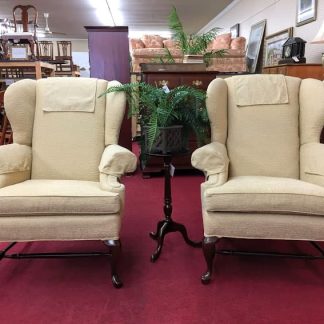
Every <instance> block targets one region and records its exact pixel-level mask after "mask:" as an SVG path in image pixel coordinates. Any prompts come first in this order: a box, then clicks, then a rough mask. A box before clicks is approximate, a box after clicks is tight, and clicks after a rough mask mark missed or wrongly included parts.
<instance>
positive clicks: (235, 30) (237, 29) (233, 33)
mask: <svg viewBox="0 0 324 324" xmlns="http://www.w3.org/2000/svg"><path fill="white" fill-rule="evenodd" d="M230 32H231V37H232V38H236V37H239V35H240V24H236V25H234V26H232V27H231V29H230Z"/></svg>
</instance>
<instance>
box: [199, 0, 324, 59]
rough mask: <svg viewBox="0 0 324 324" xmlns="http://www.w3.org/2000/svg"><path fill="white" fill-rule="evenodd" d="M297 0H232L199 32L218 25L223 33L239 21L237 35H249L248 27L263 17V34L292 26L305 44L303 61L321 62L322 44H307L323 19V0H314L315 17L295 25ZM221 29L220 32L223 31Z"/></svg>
mask: <svg viewBox="0 0 324 324" xmlns="http://www.w3.org/2000/svg"><path fill="white" fill-rule="evenodd" d="M296 3H297V0H262V1H260V0H259V1H258V0H234V2H233V3H232V4H231V5H229V7H227V8H226V9H225V10H224V11H223V12H222V13H220V14H219V15H218V16H216V17H215V18H214V19H213V20H212V21H211V22H210V23H209V24H208V25H206V26H205V27H204V28H202V30H201V32H204V31H207V30H209V29H210V28H212V27H221V28H223V31H224V32H227V31H229V29H230V27H231V26H233V25H235V24H237V23H239V24H240V36H244V37H245V38H246V39H247V40H248V38H249V34H250V29H251V26H252V25H254V24H255V23H257V22H259V21H261V20H263V19H266V20H267V24H266V36H267V35H271V34H273V33H276V32H278V31H281V30H283V29H286V28H288V27H293V36H295V37H301V38H302V39H304V40H305V41H307V43H306V50H305V57H306V60H307V63H321V53H322V52H324V44H310V42H311V41H312V40H313V38H314V37H315V35H316V33H317V31H318V30H319V28H320V26H321V24H322V23H323V21H324V0H317V19H316V21H313V22H310V23H308V24H305V25H303V26H300V27H296V9H297V4H296ZM223 31H222V32H223Z"/></svg>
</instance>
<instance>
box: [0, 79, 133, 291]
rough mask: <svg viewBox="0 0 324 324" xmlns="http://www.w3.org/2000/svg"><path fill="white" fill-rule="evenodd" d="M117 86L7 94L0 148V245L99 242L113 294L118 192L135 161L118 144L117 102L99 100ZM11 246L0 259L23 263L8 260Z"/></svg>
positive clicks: (43, 84) (54, 84)
mask: <svg viewBox="0 0 324 324" xmlns="http://www.w3.org/2000/svg"><path fill="white" fill-rule="evenodd" d="M116 84H119V83H118V82H116V81H111V82H107V81H104V80H97V79H90V78H88V79H87V78H48V79H41V80H38V81H35V80H28V79H26V80H22V81H19V82H16V83H14V84H12V85H11V86H10V87H9V88H8V89H7V91H6V93H5V109H6V113H7V116H8V118H9V120H10V123H11V126H12V129H13V134H14V136H13V141H14V143H13V144H10V145H5V146H1V147H0V241H2V242H21V241H45V240H46V241H49V240H102V241H103V242H104V243H105V244H106V245H107V246H108V247H109V249H110V252H109V253H104V254H105V255H110V256H111V259H112V260H111V269H112V281H113V284H114V286H115V287H120V286H121V285H122V282H121V281H120V279H119V277H118V274H117V270H116V261H117V257H118V254H119V250H120V241H119V232H120V227H121V222H122V215H123V206H124V186H123V185H122V184H121V183H120V182H119V179H120V176H121V175H122V174H124V173H125V172H132V171H134V169H135V167H136V157H135V155H134V154H133V153H131V152H130V151H128V150H127V149H125V148H123V147H121V146H119V145H118V144H117V142H118V137H119V131H120V126H121V122H122V120H123V116H124V111H125V102H126V101H125V97H124V95H123V94H121V93H118V94H117V93H111V94H109V95H107V96H103V97H100V98H99V95H100V94H101V93H103V92H104V90H105V89H106V88H107V86H108V87H109V86H112V85H116ZM13 244H14V243H12V244H10V245H9V246H8V248H6V249H4V250H3V251H1V253H0V259H1V258H3V257H19V256H24V255H21V254H19V255H12V254H11V255H9V254H7V252H8V251H7V250H8V249H9V248H10V247H11V246H12V245H13ZM81 255H82V254H81ZM87 255H88V254H87ZM37 256H39V255H37ZM45 256H48V255H45ZM26 257H27V256H26Z"/></svg>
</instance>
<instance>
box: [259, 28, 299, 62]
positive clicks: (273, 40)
mask: <svg viewBox="0 0 324 324" xmlns="http://www.w3.org/2000/svg"><path fill="white" fill-rule="evenodd" d="M292 35H293V28H292V27H290V28H287V29H284V30H281V31H279V32H277V33H275V34H271V35H268V36H266V37H265V39H264V53H263V54H264V55H263V66H273V65H277V64H278V62H279V60H281V56H282V45H283V44H284V43H285V41H286V40H287V39H288V38H289V37H292Z"/></svg>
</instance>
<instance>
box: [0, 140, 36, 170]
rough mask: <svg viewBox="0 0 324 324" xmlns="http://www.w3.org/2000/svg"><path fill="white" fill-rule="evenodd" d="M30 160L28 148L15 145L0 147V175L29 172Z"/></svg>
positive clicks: (30, 152) (30, 153) (30, 155)
mask: <svg viewBox="0 0 324 324" xmlns="http://www.w3.org/2000/svg"><path fill="white" fill-rule="evenodd" d="M31 160H32V151H31V147H30V146H27V145H20V144H16V143H15V144H9V145H2V146H0V174H6V173H14V172H21V171H29V170H30V168H31Z"/></svg>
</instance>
